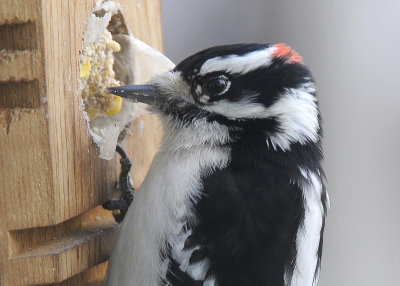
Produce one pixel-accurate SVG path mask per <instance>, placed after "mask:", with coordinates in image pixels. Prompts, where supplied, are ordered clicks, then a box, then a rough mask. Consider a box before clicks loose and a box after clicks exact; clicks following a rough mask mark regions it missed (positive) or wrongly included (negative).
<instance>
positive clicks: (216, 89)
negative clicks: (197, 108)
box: [203, 76, 231, 95]
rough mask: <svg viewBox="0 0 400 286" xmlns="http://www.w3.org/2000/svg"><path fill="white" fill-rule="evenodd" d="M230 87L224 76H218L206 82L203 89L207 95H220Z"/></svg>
mask: <svg viewBox="0 0 400 286" xmlns="http://www.w3.org/2000/svg"><path fill="white" fill-rule="evenodd" d="M230 85H231V83H230V81H229V80H228V79H227V78H226V77H225V76H219V77H214V78H210V79H208V80H206V81H205V82H204V84H203V89H204V91H205V92H206V93H208V94H209V95H221V94H224V93H225V92H227V91H228V89H229V86H230Z"/></svg>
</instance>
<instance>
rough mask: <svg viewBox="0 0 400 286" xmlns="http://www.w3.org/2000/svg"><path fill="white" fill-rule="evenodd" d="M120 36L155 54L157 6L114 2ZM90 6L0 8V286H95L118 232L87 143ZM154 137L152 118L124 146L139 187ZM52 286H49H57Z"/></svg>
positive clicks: (106, 175)
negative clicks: (84, 95) (85, 52)
mask: <svg viewBox="0 0 400 286" xmlns="http://www.w3.org/2000/svg"><path fill="white" fill-rule="evenodd" d="M117 2H120V3H121V5H122V9H121V14H122V15H123V17H124V21H125V23H126V26H127V28H128V30H129V31H130V32H131V33H132V34H133V35H134V36H135V37H136V38H138V39H140V40H142V41H144V42H146V43H147V44H149V45H151V46H153V47H155V48H156V49H158V50H161V49H162V37H161V18H160V17H161V16H160V1H159V0H147V1H145V0H120V1H117ZM94 4H95V1H93V0H85V1H83V0H68V1H66V0H51V1H48V0H29V1H26V0H0V5H1V9H0V168H1V169H0V241H1V244H0V285H1V286H9V285H12V286H16V285H44V284H46V285H48V284H50V285H89V284H90V285H92V284H93V285H94V284H96V283H98V282H99V281H100V280H101V279H102V277H103V276H104V271H105V269H106V263H105V261H106V260H107V258H108V255H109V253H110V251H111V249H112V243H113V241H114V239H115V236H116V229H117V226H116V224H115V223H114V222H113V220H112V217H111V215H110V213H109V212H106V211H104V210H103V209H102V208H101V207H99V205H101V204H102V203H103V202H104V201H106V200H107V199H108V198H109V196H110V192H111V191H112V190H113V188H114V186H115V182H116V180H117V177H118V173H119V158H118V157H116V158H114V159H113V160H111V161H105V160H101V159H99V158H98V150H97V149H96V146H95V145H94V144H93V142H92V139H91V137H90V136H89V135H88V131H87V123H86V121H85V119H84V116H83V112H82V104H81V102H82V99H81V97H80V94H79V91H78V89H79V86H78V77H79V53H80V51H81V49H82V43H83V35H84V31H85V28H86V23H87V20H88V17H89V15H90V14H91V12H92V10H93V7H94ZM160 136H161V131H160V126H159V123H158V121H157V119H155V118H154V117H153V116H152V115H149V114H143V115H141V117H140V118H138V119H137V120H135V121H134V122H133V123H132V127H131V135H130V136H129V137H128V138H127V139H126V140H125V143H124V146H125V148H126V150H127V152H128V154H129V156H130V157H131V158H132V160H133V172H132V176H133V180H134V184H135V185H136V186H139V185H140V183H141V181H142V180H143V178H144V176H145V174H146V172H147V169H148V167H149V165H150V162H151V160H152V157H153V155H154V153H155V151H156V148H157V144H158V142H159V139H160ZM57 283H58V284H57Z"/></svg>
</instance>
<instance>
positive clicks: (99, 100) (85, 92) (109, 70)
mask: <svg viewBox="0 0 400 286" xmlns="http://www.w3.org/2000/svg"><path fill="white" fill-rule="evenodd" d="M120 50H121V46H120V45H119V44H118V43H117V42H115V41H114V40H113V39H112V35H111V33H110V32H109V31H108V30H104V31H103V33H102V35H101V37H100V38H99V39H98V40H97V41H96V42H93V43H89V44H87V45H85V46H84V47H83V51H82V54H81V57H80V77H81V82H82V86H83V89H82V98H83V101H84V103H85V110H86V112H87V113H88V115H89V119H90V120H92V119H95V118H97V117H100V116H105V115H112V114H115V113H118V112H119V111H120V110H121V106H122V98H121V97H119V96H114V95H112V94H109V93H108V92H107V91H106V88H107V87H110V86H117V85H120V82H119V81H118V80H116V79H115V72H114V70H113V65H114V56H113V52H118V51H120Z"/></svg>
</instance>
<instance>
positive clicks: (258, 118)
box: [106, 44, 328, 286]
mask: <svg viewBox="0 0 400 286" xmlns="http://www.w3.org/2000/svg"><path fill="white" fill-rule="evenodd" d="M110 92H112V93H114V94H118V95H120V96H122V97H125V98H130V99H132V100H137V101H139V102H143V103H146V104H148V105H149V106H150V109H151V110H152V111H153V112H155V113H156V114H158V115H159V117H160V118H161V121H162V124H163V129H164V137H163V140H162V143H161V146H160V148H159V151H158V153H157V154H156V155H155V157H154V160H153V162H152V164H151V167H150V170H149V172H148V174H147V176H146V178H145V180H144V182H143V183H142V186H141V188H140V191H139V192H138V193H137V195H136V196H135V199H134V202H133V204H132V206H131V207H130V208H129V210H128V212H127V214H126V217H125V218H124V220H123V222H122V225H121V229H120V233H119V236H118V238H117V241H116V244H115V247H114V251H113V254H112V256H111V258H110V263H109V269H108V272H107V276H106V283H107V285H112V286H127V285H132V286H158V285H170V286H194V285H203V286H217V285H218V286H235V285H240V286H258V285H263V286H281V285H282V286H283V285H285V286H311V285H316V284H317V282H318V277H319V270H320V262H321V252H322V235H323V230H324V222H325V215H326V209H327V205H328V197H327V193H326V190H325V187H324V174H323V170H322V167H321V161H322V158H323V155H322V150H321V137H322V129H321V125H320V123H321V118H320V113H319V109H318V103H317V98H316V95H315V86H314V83H313V80H312V77H311V74H310V72H309V70H308V69H307V68H306V67H305V66H304V65H303V62H302V58H301V57H300V56H299V55H298V54H297V53H296V52H295V51H293V50H292V49H291V48H290V47H288V46H286V45H284V44H236V45H227V46H217V47H212V48H209V49H206V50H203V51H201V52H199V53H196V54H194V55H192V56H190V57H188V58H187V59H185V60H183V61H182V62H181V63H179V64H178V65H177V66H176V67H175V68H174V69H173V70H172V71H170V72H167V73H164V74H161V75H158V76H155V77H154V78H153V79H152V80H151V82H150V84H148V85H139V86H121V87H113V88H110Z"/></svg>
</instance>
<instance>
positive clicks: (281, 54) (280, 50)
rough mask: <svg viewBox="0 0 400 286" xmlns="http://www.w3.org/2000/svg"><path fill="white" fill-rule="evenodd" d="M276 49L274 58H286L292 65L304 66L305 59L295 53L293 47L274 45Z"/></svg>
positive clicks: (281, 44)
mask: <svg viewBox="0 0 400 286" xmlns="http://www.w3.org/2000/svg"><path fill="white" fill-rule="evenodd" d="M274 48H276V50H275V52H274V53H273V54H272V56H273V57H278V58H285V59H286V60H287V61H288V62H289V63H291V64H302V63H303V58H302V57H301V56H300V55H299V54H298V53H297V52H296V51H293V50H292V48H291V47H289V46H287V45H286V44H283V43H280V44H276V45H274Z"/></svg>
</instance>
